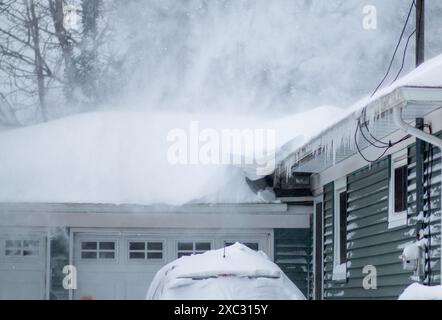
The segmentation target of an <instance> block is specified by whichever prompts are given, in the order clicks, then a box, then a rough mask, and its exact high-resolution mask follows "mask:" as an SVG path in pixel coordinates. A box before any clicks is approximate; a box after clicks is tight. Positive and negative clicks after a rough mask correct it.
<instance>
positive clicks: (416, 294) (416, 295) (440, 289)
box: [399, 283, 442, 300]
mask: <svg viewBox="0 0 442 320" xmlns="http://www.w3.org/2000/svg"><path fill="white" fill-rule="evenodd" d="M399 300H442V286H433V287H429V286H424V285H421V284H419V283H413V284H412V285H410V286H409V287H408V288H407V289H405V290H404V292H403V293H402V294H401V295H400V297H399Z"/></svg>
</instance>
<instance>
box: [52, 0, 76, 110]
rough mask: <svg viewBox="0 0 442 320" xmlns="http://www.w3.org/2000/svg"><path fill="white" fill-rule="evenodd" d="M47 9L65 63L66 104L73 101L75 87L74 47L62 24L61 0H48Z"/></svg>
mask: <svg viewBox="0 0 442 320" xmlns="http://www.w3.org/2000/svg"><path fill="white" fill-rule="evenodd" d="M49 9H50V11H51V15H52V20H53V23H54V29H55V35H56V37H57V39H58V42H59V44H60V48H61V51H62V54H63V61H64V65H65V70H64V73H65V81H66V83H65V86H64V94H65V97H66V100H67V103H68V104H71V103H72V102H73V101H74V96H73V94H72V92H73V90H74V87H75V74H76V70H75V61H74V47H73V43H72V40H71V37H70V34H69V32H68V31H67V30H66V29H65V27H64V24H63V19H64V12H63V0H49Z"/></svg>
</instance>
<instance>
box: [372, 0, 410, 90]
mask: <svg viewBox="0 0 442 320" xmlns="http://www.w3.org/2000/svg"><path fill="white" fill-rule="evenodd" d="M415 6H416V3H415V1H414V0H413V2H412V3H411V6H410V9H409V10H408V15H407V19H406V20H405V24H404V27H403V28H402V32H401V35H400V37H399V41H398V43H397V44H396V48H395V49H394V53H393V56H392V57H391V60H390V64H389V66H388V69H387V72H386V74H385V76H384V78H382V81H381V82H380V83H379V85H378V86H377V87H376V89H375V90H374V92H373V93H372V95H371V96H372V97H373V96H374V95H375V94H376V92H377V91H378V90H379V88H380V87H381V86H382V84H383V83H384V81H385V80H386V79H387V77H388V75H389V74H390V71H391V68H392V67H393V62H394V59H395V57H396V54H397V52H398V50H399V46H400V45H401V42H402V39H403V37H404V34H405V30H407V25H408V22H409V21H410V17H411V13H412V11H413V7H415Z"/></svg>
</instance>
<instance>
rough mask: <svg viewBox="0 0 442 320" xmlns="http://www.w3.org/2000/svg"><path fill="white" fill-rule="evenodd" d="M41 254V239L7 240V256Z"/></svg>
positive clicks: (34, 255) (33, 255)
mask: <svg viewBox="0 0 442 320" xmlns="http://www.w3.org/2000/svg"><path fill="white" fill-rule="evenodd" d="M39 254H40V241H39V240H6V241H5V256H8V257H36V256H38V255H39Z"/></svg>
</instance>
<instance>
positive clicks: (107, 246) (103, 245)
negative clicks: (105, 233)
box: [81, 241, 115, 260]
mask: <svg viewBox="0 0 442 320" xmlns="http://www.w3.org/2000/svg"><path fill="white" fill-rule="evenodd" d="M81 259H86V260H89V259H95V260H110V259H115V241H82V242H81Z"/></svg>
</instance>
